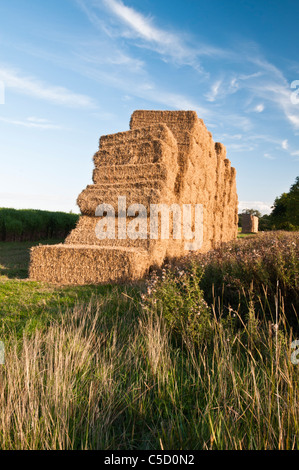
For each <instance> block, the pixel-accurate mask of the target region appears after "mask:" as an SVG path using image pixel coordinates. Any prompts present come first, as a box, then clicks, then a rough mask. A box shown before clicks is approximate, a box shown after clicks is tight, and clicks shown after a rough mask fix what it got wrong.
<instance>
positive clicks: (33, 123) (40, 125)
mask: <svg viewBox="0 0 299 470" xmlns="http://www.w3.org/2000/svg"><path fill="white" fill-rule="evenodd" d="M0 121H1V122H5V123H6V124H12V125H14V126H22V127H28V128H34V129H44V130H61V129H62V127H61V126H58V125H56V124H52V123H50V122H49V121H48V120H47V119H39V118H35V117H29V118H27V119H25V120H18V119H9V118H4V117H0Z"/></svg>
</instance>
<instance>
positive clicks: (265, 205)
mask: <svg viewBox="0 0 299 470" xmlns="http://www.w3.org/2000/svg"><path fill="white" fill-rule="evenodd" d="M271 206H272V204H271V203H269V202H264V201H239V213H240V212H242V210H243V209H256V210H258V211H260V212H261V213H262V214H269V213H270V212H271V211H272V208H271Z"/></svg>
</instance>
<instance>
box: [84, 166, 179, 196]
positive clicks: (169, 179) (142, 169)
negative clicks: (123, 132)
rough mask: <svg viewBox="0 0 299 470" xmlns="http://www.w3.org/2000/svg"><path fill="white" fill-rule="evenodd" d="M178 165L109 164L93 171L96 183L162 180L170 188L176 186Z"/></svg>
mask: <svg viewBox="0 0 299 470" xmlns="http://www.w3.org/2000/svg"><path fill="white" fill-rule="evenodd" d="M176 173H177V166H176V165H175V166H174V165H171V166H170V167H169V165H166V164H165V163H148V164H141V165H136V164H133V165H108V166H101V167H100V168H95V169H94V171H93V182H94V184H118V183H134V182H135V181H136V180H137V181H144V182H149V181H150V180H153V181H159V180H162V181H163V183H164V184H165V186H167V187H168V188H169V189H170V190H171V189H172V188H173V186H174V182H175V178H176Z"/></svg>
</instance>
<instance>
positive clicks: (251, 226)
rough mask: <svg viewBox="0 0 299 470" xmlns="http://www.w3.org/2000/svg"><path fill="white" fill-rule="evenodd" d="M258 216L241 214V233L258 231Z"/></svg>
mask: <svg viewBox="0 0 299 470" xmlns="http://www.w3.org/2000/svg"><path fill="white" fill-rule="evenodd" d="M258 227H259V218H258V217H256V216H255V215H250V214H243V215H242V233H258Z"/></svg>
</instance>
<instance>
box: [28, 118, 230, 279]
mask: <svg viewBox="0 0 299 470" xmlns="http://www.w3.org/2000/svg"><path fill="white" fill-rule="evenodd" d="M94 165H95V168H94V171H93V183H94V184H92V185H88V186H87V187H86V189H85V190H84V191H82V193H81V194H80V195H79V197H78V200H77V203H78V206H79V207H80V210H81V213H82V216H81V217H80V219H79V221H78V224H77V226H76V228H75V229H74V230H73V231H72V232H71V233H70V235H69V236H68V237H67V239H66V240H65V243H64V244H62V245H55V246H53V245H52V246H39V247H35V248H33V249H32V253H31V265H30V277H31V278H32V279H36V280H44V281H48V282H53V283H58V284H98V283H108V282H119V281H127V280H134V279H138V278H140V277H142V276H144V275H145V274H146V273H147V271H148V269H149V268H150V266H152V265H156V266H160V265H161V264H162V263H163V261H164V259H165V258H166V257H168V258H171V257H178V256H182V255H184V254H186V240H185V239H184V237H183V236H182V238H181V239H173V226H172V222H173V221H172V214H170V224H169V227H170V236H169V239H165V240H164V239H161V238H162V237H161V230H160V229H161V227H160V229H159V230H160V231H159V235H158V238H157V239H155V238H151V236H150V220H149V218H148V217H147V219H146V223H145V225H143V226H144V227H145V229H144V230H145V232H146V236H145V237H143V238H136V237H135V238H134V237H133V238H132V237H128V236H127V237H125V238H123V237H121V236H119V231H118V224H119V222H120V219H121V214H119V213H118V212H119V210H118V198H119V196H123V197H124V196H125V197H126V208H128V207H129V206H130V205H131V204H143V205H144V206H145V209H146V211H145V212H146V214H147V216H149V215H150V213H151V205H153V204H165V205H167V206H168V207H169V206H171V205H172V204H177V205H178V207H180V208H181V209H182V208H183V205H184V204H192V205H195V204H202V206H203V244H202V247H201V251H207V250H210V249H211V248H214V247H216V246H218V245H219V244H220V243H222V242H226V241H228V240H231V239H234V238H236V236H237V224H238V211H237V206H238V200H237V192H236V171H235V169H234V168H231V165H230V161H229V160H228V159H227V158H226V149H225V147H224V146H223V145H222V144H220V143H214V142H213V139H212V135H211V133H210V132H208V130H207V129H206V127H205V125H204V123H203V121H202V120H201V119H199V118H198V117H197V114H196V112H194V111H135V112H134V113H133V115H132V117H131V121H130V130H129V131H126V132H119V133H117V134H112V135H106V136H102V137H101V139H100V145H99V150H98V151H97V152H96V153H95V155H94ZM100 204H110V205H111V206H112V207H113V210H114V213H115V216H116V217H115V238H113V239H109V238H106V239H99V238H98V237H97V235H96V227H97V224H98V222H99V221H100V220H101V218H99V217H96V216H95V211H96V208H97V207H98V206H99V205H100ZM144 217H145V216H144ZM102 218H103V217H102ZM132 221H133V222H134V218H132V217H127V218H126V221H125V227H126V231H128V230H130V226H131V224H132ZM194 224H195V222H194V212H193V215H192V221H191V227H192V230H194ZM182 227H183V221H181V228H182ZM182 234H183V230H182Z"/></svg>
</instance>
